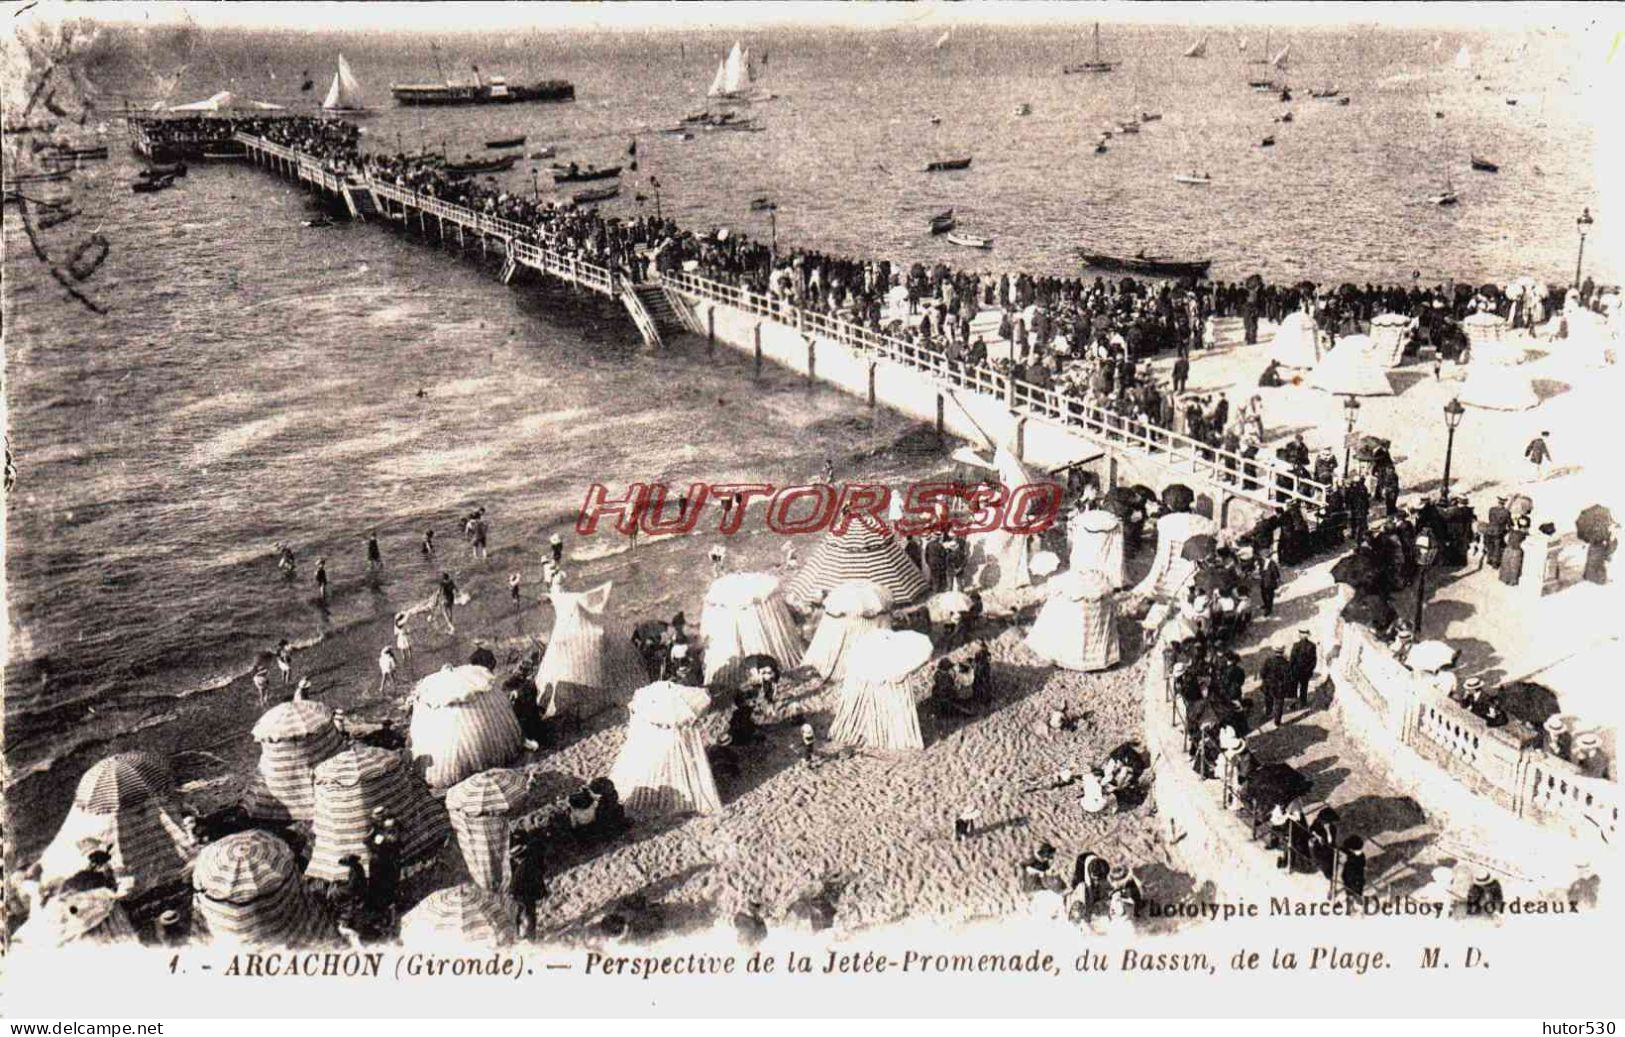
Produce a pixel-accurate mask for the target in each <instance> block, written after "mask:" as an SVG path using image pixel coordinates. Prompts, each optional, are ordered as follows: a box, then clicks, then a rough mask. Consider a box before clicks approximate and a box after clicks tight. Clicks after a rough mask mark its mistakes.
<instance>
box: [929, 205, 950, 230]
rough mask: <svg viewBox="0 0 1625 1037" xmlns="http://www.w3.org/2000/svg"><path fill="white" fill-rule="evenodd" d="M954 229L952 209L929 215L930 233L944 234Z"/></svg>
mask: <svg viewBox="0 0 1625 1037" xmlns="http://www.w3.org/2000/svg"><path fill="white" fill-rule="evenodd" d="M953 229H954V211H953V210H952V209H949V210H947V211H946V212H939V213H937V214H936V215H935V216H933V217H931V233H932V234H946V233H948V232H949V231H951V230H953Z"/></svg>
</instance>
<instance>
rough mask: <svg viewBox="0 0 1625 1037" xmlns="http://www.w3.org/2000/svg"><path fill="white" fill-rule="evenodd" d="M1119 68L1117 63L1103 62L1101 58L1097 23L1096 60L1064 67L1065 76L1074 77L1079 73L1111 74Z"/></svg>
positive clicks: (1098, 24) (1062, 70)
mask: <svg viewBox="0 0 1625 1037" xmlns="http://www.w3.org/2000/svg"><path fill="white" fill-rule="evenodd" d="M1116 67H1117V62H1115V61H1103V60H1102V59H1101V57H1100V23H1099V22H1096V23H1095V52H1094V58H1093V59H1092V60H1089V61H1085V62H1082V63H1080V64H1076V65H1065V66H1062V68H1061V72H1062V74H1064V75H1073V74H1074V73H1078V72H1110V71H1111V70H1112V69H1114V68H1116Z"/></svg>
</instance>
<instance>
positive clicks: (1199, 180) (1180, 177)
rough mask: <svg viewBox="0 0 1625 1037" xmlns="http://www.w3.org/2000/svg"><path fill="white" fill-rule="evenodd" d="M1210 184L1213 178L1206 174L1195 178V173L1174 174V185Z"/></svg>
mask: <svg viewBox="0 0 1625 1037" xmlns="http://www.w3.org/2000/svg"><path fill="white" fill-rule="evenodd" d="M1212 182H1213V178H1212V177H1211V176H1209V175H1208V174H1206V173H1203V174H1202V175H1201V176H1197V175H1196V174H1195V173H1175V174H1174V183H1176V184H1211V183H1212Z"/></svg>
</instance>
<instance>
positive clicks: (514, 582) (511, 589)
mask: <svg viewBox="0 0 1625 1037" xmlns="http://www.w3.org/2000/svg"><path fill="white" fill-rule="evenodd" d="M521 579H522V577H521V576H520V575H519V574H518V573H509V574H508V597H509V598H511V599H512V600H513V605H514V608H518V607H519V583H520V580H521Z"/></svg>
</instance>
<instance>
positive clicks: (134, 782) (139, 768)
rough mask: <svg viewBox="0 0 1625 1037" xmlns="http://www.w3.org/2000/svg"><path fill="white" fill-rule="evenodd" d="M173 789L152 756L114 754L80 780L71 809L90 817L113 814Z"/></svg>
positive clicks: (171, 782)
mask: <svg viewBox="0 0 1625 1037" xmlns="http://www.w3.org/2000/svg"><path fill="white" fill-rule="evenodd" d="M173 787H174V779H173V778H171V777H170V774H169V768H168V767H166V766H165V765H164V763H163V761H162V760H160V759H159V758H158V757H156V756H154V755H152V754H151V753H117V754H115V755H113V756H109V757H107V759H105V760H102V761H101V762H100V763H97V764H96V765H95V766H94V767H92V768H90V770H88V771H86V772H85V774H84V777H82V778H80V779H79V787H78V789H77V790H76V791H75V792H74V795H73V803H74V806H76V807H79V808H80V809H81V810H87V811H89V812H90V813H92V814H112V813H115V812H117V811H120V810H124V809H126V808H129V807H136V806H140V805H141V804H142V803H145V802H146V801H147V800H149V799H151V798H152V797H153V796H155V795H156V796H167V795H169V792H170V790H171V789H172V788H173Z"/></svg>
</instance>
